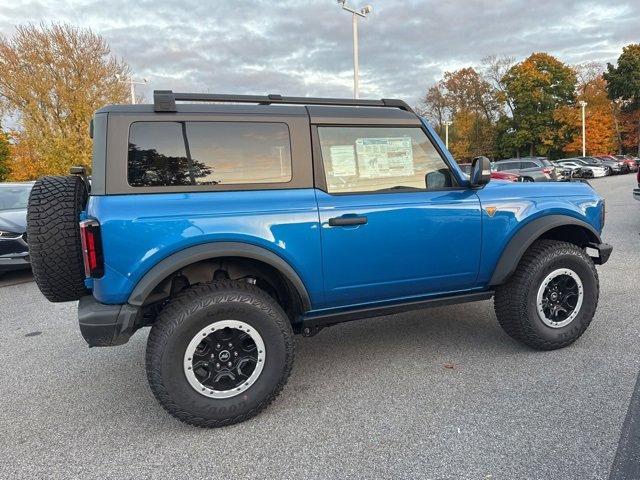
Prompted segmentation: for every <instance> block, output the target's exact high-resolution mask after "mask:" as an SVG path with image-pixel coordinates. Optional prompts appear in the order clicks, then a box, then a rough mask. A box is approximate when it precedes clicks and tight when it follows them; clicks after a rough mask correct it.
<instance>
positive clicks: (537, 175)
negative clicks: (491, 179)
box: [491, 157, 558, 182]
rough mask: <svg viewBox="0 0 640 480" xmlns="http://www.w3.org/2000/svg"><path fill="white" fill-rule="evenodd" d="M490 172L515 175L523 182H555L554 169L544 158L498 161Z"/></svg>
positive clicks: (493, 164) (492, 165)
mask: <svg viewBox="0 0 640 480" xmlns="http://www.w3.org/2000/svg"><path fill="white" fill-rule="evenodd" d="M491 171H496V172H509V173H517V174H518V175H520V176H521V177H522V179H523V181H525V182H555V181H556V180H557V179H558V178H557V175H556V168H555V167H554V166H553V164H552V163H551V162H550V161H549V160H548V159H547V158H545V157H523V158H508V159H506V160H498V161H497V162H493V163H492V164H491Z"/></svg>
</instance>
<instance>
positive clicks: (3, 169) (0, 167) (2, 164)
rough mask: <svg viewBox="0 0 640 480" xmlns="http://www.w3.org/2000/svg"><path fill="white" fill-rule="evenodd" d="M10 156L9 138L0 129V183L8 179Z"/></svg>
mask: <svg viewBox="0 0 640 480" xmlns="http://www.w3.org/2000/svg"><path fill="white" fill-rule="evenodd" d="M10 155H11V146H10V144H9V137H8V135H7V134H6V133H4V132H3V131H2V129H0V182H4V181H5V180H6V179H7V178H8V177H9V158H10Z"/></svg>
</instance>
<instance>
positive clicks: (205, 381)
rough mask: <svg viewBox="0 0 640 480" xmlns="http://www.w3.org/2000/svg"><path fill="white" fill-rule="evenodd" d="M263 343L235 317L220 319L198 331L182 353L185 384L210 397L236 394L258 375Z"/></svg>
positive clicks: (254, 332) (256, 333)
mask: <svg viewBox="0 0 640 480" xmlns="http://www.w3.org/2000/svg"><path fill="white" fill-rule="evenodd" d="M265 358H266V353H265V346H264V342H263V340H262V337H261V336H260V334H259V333H258V332H257V331H256V329H255V328H253V327H251V326H250V325H248V324H246V323H244V322H241V321H237V320H221V321H217V322H214V323H212V324H211V325H208V326H207V327H205V328H203V329H202V330H200V332H198V333H197V334H196V335H195V336H194V337H193V339H192V340H191V342H190V343H189V345H188V346H187V350H186V351H185V354H184V373H185V375H186V376H187V380H188V381H189V384H190V385H191V386H192V387H193V388H194V389H195V390H196V391H197V392H198V393H200V394H202V395H204V396H206V397H211V398H230V397H234V396H236V395H239V394H240V393H242V392H243V391H245V390H246V389H248V388H249V387H250V386H251V385H253V384H254V383H255V381H256V380H257V379H258V377H259V376H260V373H261V372H262V369H263V367H264V362H265Z"/></svg>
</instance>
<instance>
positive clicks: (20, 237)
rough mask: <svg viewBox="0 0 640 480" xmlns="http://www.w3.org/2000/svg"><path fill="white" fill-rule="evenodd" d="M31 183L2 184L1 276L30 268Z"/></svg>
mask: <svg viewBox="0 0 640 480" xmlns="http://www.w3.org/2000/svg"><path fill="white" fill-rule="evenodd" d="M32 187H33V182H30V183H0V274H2V273H4V272H7V271H10V270H20V269H23V268H29V248H28V246H27V234H26V232H27V204H28V203H29V193H30V192H31V188H32Z"/></svg>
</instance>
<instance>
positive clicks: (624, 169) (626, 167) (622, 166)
mask: <svg viewBox="0 0 640 480" xmlns="http://www.w3.org/2000/svg"><path fill="white" fill-rule="evenodd" d="M595 158H599V159H600V160H608V161H613V162H618V165H620V173H629V172H630V171H631V169H630V168H629V165H628V164H627V163H626V162H625V161H624V160H620V159H618V158H616V157H614V156H613V155H597V156H596V157H595Z"/></svg>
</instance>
